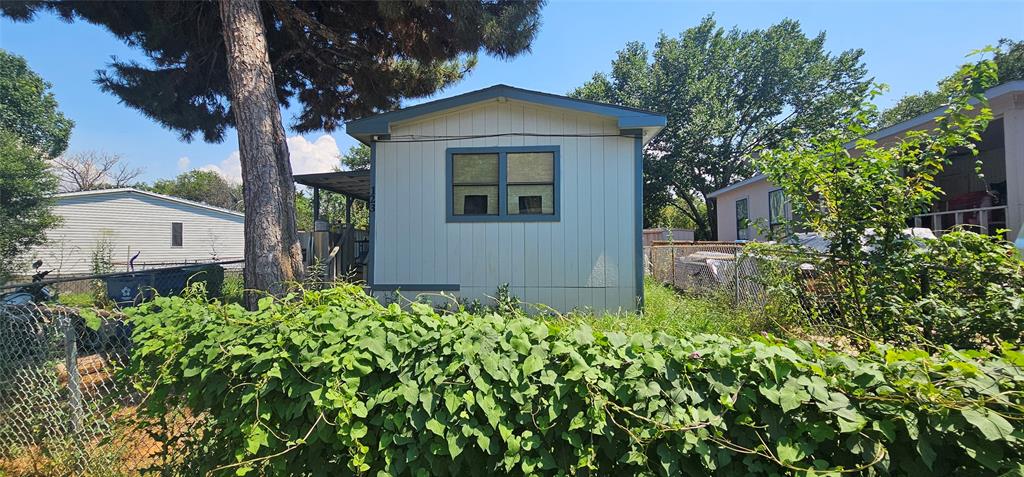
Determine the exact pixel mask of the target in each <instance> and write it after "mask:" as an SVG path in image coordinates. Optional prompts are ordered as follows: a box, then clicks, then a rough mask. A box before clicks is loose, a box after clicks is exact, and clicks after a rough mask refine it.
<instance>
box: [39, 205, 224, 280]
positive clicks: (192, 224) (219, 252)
mask: <svg viewBox="0 0 1024 477" xmlns="http://www.w3.org/2000/svg"><path fill="white" fill-rule="evenodd" d="M54 212H56V214H57V215H59V216H61V217H62V218H63V222H62V223H61V225H60V226H59V227H57V228H54V229H52V230H50V231H49V232H47V234H46V236H47V239H48V243H47V244H46V245H45V246H42V247H38V248H36V249H34V250H33V251H32V252H31V255H32V258H33V259H34V258H40V259H42V260H43V262H44V266H43V269H53V270H54V274H81V273H89V272H90V271H91V258H92V252H93V250H95V248H96V244H97V242H98V241H100V240H101V239H103V238H108V239H109V240H110V242H111V244H112V245H113V259H114V262H120V263H124V262H127V260H128V258H130V256H131V255H134V254H135V253H136V252H138V251H141V252H142V253H141V254H140V255H139V258H138V259H137V260H136V262H135V263H136V266H139V265H140V264H146V263H150V264H152V263H155V262H164V263H184V262H186V261H188V262H195V261H209V260H210V259H212V258H213V256H214V255H216V257H217V258H218V259H220V260H230V259H239V258H242V254H243V250H244V238H243V233H242V232H243V222H244V219H243V218H242V217H240V216H237V215H233V214H228V213H224V212H218V211H216V210H211V209H204V208H202V207H196V206H191V205H187V204H182V203H178V202H174V201H169V200H165V199H160V198H156V197H152V196H148V195H144V194H140V193H136V192H130V191H123V192H112V193H106V194H96V195H83V196H72V197H62V198H59V199H58V202H57V206H56V207H55V209H54ZM171 222H181V223H182V246H181V247H172V246H171ZM122 267H123V265H122Z"/></svg>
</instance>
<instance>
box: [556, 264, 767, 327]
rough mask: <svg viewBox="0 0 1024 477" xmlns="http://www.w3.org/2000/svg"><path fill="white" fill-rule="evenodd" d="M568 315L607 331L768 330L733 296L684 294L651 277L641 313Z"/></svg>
mask: <svg viewBox="0 0 1024 477" xmlns="http://www.w3.org/2000/svg"><path fill="white" fill-rule="evenodd" d="M567 318H568V319H569V320H570V321H572V322H576V323H585V324H587V325H588V326H590V327H591V328H593V329H594V330H596V331H601V332H605V333H607V332H613V331H617V332H621V333H626V334H633V333H654V332H658V331H660V332H662V333H666V334H669V335H672V336H676V337H685V336H689V335H691V334H694V333H716V334H722V335H732V336H749V335H751V334H754V333H757V332H760V331H765V329H766V327H765V323H763V322H762V320H760V319H759V318H758V315H757V314H756V313H754V312H753V310H745V309H742V308H736V307H733V306H732V303H731V297H722V296H714V295H711V296H701V297H696V296H690V295H683V294H680V293H679V292H677V291H676V290H674V289H673V288H671V287H669V286H668V285H665V284H663V283H660V282H658V281H657V280H655V279H654V278H651V277H646V278H645V279H644V308H643V310H642V312H640V313H615V314H596V315H595V314H590V313H570V314H569V315H568V316H567Z"/></svg>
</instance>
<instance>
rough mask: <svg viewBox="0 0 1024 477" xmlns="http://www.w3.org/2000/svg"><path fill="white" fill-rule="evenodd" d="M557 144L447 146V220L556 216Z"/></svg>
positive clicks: (499, 219)
mask: <svg viewBox="0 0 1024 477" xmlns="http://www.w3.org/2000/svg"><path fill="white" fill-rule="evenodd" d="M558 153H559V149H558V146H518V147H491V148H452V149H449V150H448V154H447V156H448V170H447V178H448V183H447V187H448V191H447V196H448V205H447V208H448V214H447V215H448V221H449V222H487V221H509V222H513V221H557V220H559V204H558V186H559V183H558V159H559V157H558V155H559V154H558Z"/></svg>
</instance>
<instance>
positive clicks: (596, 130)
mask: <svg viewBox="0 0 1024 477" xmlns="http://www.w3.org/2000/svg"><path fill="white" fill-rule="evenodd" d="M590 132H591V133H592V134H600V133H602V132H603V128H602V127H601V124H600V123H598V122H596V121H594V120H590ZM591 144H592V147H593V149H592V153H591V158H592V167H591V168H590V184H591V191H590V193H591V206H590V207H589V210H588V211H587V212H588V213H587V215H589V216H590V220H591V224H590V234H591V237H593V243H592V244H591V247H593V248H592V249H591V260H593V267H594V270H593V272H592V273H591V277H592V280H591V283H590V286H594V287H604V286H607V285H608V282H607V281H606V280H605V273H606V270H607V267H608V257H607V253H606V251H607V249H606V248H605V235H604V205H605V202H604V200H605V198H607V197H608V190H607V189H606V187H605V183H604V171H605V166H604V139H603V138H600V137H596V138H593V139H591ZM601 301H602V303H600V304H595V306H604V303H603V301H604V299H603V298H602V299H601Z"/></svg>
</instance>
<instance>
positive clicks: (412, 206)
mask: <svg viewBox="0 0 1024 477" xmlns="http://www.w3.org/2000/svg"><path fill="white" fill-rule="evenodd" d="M424 126H425V123H424V122H420V123H418V124H417V125H416V127H415V128H413V130H412V132H413V133H414V134H417V135H423V128H424ZM429 147H430V143H429V142H426V143H424V142H417V143H413V153H412V154H410V155H409V162H410V163H411V164H410V167H409V169H407V170H408V171H410V172H412V175H411V177H410V179H411V181H412V184H411V187H410V190H411V191H412V200H411V202H412V203H409V204H408V209H409V212H410V215H411V217H409V222H408V224H409V228H408V229H407V230H406V232H405V234H404V235H406V236H408V235H409V234H416V235H419V236H421V237H422V239H421V240H406V241H407V242H409V244H410V254H411V255H410V257H409V264H410V268H411V269H412V270H410V272H411V273H410V274H409V282H408V283H430V280H429V279H430V265H428V264H427V260H430V247H429V244H430V237H429V234H428V233H427V230H426V228H427V221H426V220H425V217H424V215H425V213H426V210H425V209H426V202H427V197H426V187H425V181H426V180H427V178H426V174H427V170H426V159H427V153H426V150H427V148H429Z"/></svg>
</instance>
